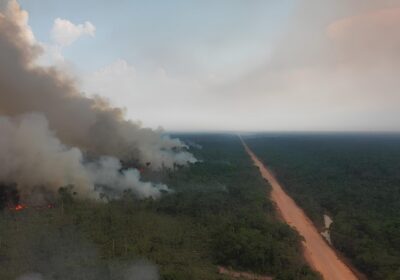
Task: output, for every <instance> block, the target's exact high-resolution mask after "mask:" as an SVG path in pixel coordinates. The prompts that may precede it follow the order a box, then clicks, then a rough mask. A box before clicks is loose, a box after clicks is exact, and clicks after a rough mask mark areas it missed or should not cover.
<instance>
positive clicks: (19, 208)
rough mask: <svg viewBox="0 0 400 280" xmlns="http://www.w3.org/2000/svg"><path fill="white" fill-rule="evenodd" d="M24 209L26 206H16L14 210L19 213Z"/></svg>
mask: <svg viewBox="0 0 400 280" xmlns="http://www.w3.org/2000/svg"><path fill="white" fill-rule="evenodd" d="M25 208H26V205H23V204H17V205H16V206H15V208H14V210H15V211H20V210H23V209H25Z"/></svg>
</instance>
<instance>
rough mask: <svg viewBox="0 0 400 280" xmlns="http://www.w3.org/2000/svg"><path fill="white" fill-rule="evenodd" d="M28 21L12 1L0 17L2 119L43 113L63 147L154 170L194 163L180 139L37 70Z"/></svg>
mask: <svg viewBox="0 0 400 280" xmlns="http://www.w3.org/2000/svg"><path fill="white" fill-rule="evenodd" d="M27 20H28V14H27V13H26V12H25V11H22V10H21V9H20V8H19V5H18V3H17V2H16V1H15V0H13V1H10V2H9V4H8V5H7V8H6V10H5V12H3V13H1V14H0V114H3V115H7V116H16V115H20V114H25V113H29V112H41V113H42V114H44V115H45V117H46V118H47V119H48V121H49V124H50V128H51V129H52V130H54V131H55V132H56V135H57V137H58V138H59V139H60V140H61V141H62V142H63V143H64V144H66V145H70V146H75V147H79V148H80V149H83V150H85V151H89V152H91V153H93V154H96V155H106V156H115V157H118V158H120V159H135V160H138V161H139V162H140V163H142V164H145V163H147V162H151V165H150V167H151V168H153V169H159V168H162V167H167V168H171V167H173V166H174V165H175V164H186V163H188V162H194V161H195V158H194V157H193V156H192V155H191V154H190V153H187V152H186V151H184V149H185V148H186V146H185V145H184V144H183V143H182V142H181V141H179V140H178V139H171V138H170V137H168V136H163V135H162V131H158V130H157V131H154V130H151V129H147V128H142V127H141V126H140V124H138V123H135V122H131V121H127V120H125V119H124V112H123V110H122V109H119V108H114V107H112V106H110V104H109V103H108V102H107V101H106V100H104V99H101V98H100V97H96V98H89V97H87V96H85V95H84V94H82V93H81V92H80V91H79V89H78V88H77V86H76V85H75V83H74V81H73V80H71V78H69V77H67V76H66V75H65V74H63V73H61V72H60V71H58V70H57V69H56V68H54V67H40V66H37V65H35V60H36V59H37V58H38V56H40V54H41V48H40V46H39V44H37V43H36V41H35V38H34V35H33V33H32V32H31V30H30V28H29V26H28V24H27ZM149 110H151V104H150V105H149Z"/></svg>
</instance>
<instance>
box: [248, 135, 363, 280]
mask: <svg viewBox="0 0 400 280" xmlns="http://www.w3.org/2000/svg"><path fill="white" fill-rule="evenodd" d="M242 142H243V140H242ZM243 145H244V147H245V149H246V151H247V153H248V154H249V155H250V157H251V158H252V160H253V161H254V164H255V165H256V166H257V167H258V168H259V169H260V172H261V175H262V176H263V178H264V179H266V180H267V181H268V182H269V183H270V185H271V186H272V191H271V198H272V200H273V201H274V202H275V203H276V206H277V208H278V210H279V212H280V213H281V215H282V217H283V219H284V220H285V221H286V222H287V223H288V224H289V225H291V226H293V227H294V228H296V230H297V231H298V232H299V234H300V235H301V236H303V237H304V241H303V247H304V255H305V258H306V260H307V262H308V263H309V264H310V265H311V266H312V267H313V268H314V269H315V270H316V271H319V272H320V273H321V274H322V276H323V277H324V279H325V280H352V279H358V278H357V277H356V276H355V274H354V273H353V272H352V271H351V270H350V268H349V267H348V266H347V265H346V264H345V263H343V262H342V261H341V260H340V259H339V258H338V257H337V255H336V253H335V251H334V250H333V249H332V248H331V247H330V246H329V245H328V244H327V243H326V242H325V240H324V239H323V238H322V236H321V235H320V234H319V233H318V231H317V229H316V228H315V226H314V225H313V223H312V222H311V220H310V219H309V218H308V217H307V216H306V215H305V214H304V212H303V210H302V209H301V208H300V207H298V206H297V205H296V203H295V202H294V201H293V200H292V199H291V198H290V197H289V196H288V195H287V194H286V193H285V192H284V191H283V189H282V187H281V186H280V184H279V182H278V181H277V180H276V178H275V177H274V175H273V174H272V173H271V172H270V171H269V170H268V169H267V168H266V167H265V166H264V164H263V163H262V162H261V161H260V160H259V159H258V158H257V157H256V155H255V154H254V153H253V152H252V151H251V150H250V149H249V147H248V146H247V145H246V144H245V143H244V142H243Z"/></svg>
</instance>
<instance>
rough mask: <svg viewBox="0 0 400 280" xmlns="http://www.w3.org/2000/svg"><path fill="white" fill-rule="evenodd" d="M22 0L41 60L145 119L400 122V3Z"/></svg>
mask: <svg viewBox="0 0 400 280" xmlns="http://www.w3.org/2000/svg"><path fill="white" fill-rule="evenodd" d="M1 1H4V0H1ZM19 3H20V4H21V6H22V8H23V9H25V10H27V12H28V13H29V25H30V26H31V28H32V30H33V33H34V34H35V37H36V40H37V41H39V42H40V43H41V44H42V46H43V47H44V49H45V55H44V56H43V57H42V58H41V61H40V62H39V63H42V64H56V65H58V67H61V68H63V69H65V71H68V72H69V73H70V74H71V75H73V76H75V77H76V78H77V80H78V81H77V82H78V83H79V84H80V86H81V88H82V89H83V90H84V91H85V92H86V93H87V94H88V95H92V94H99V95H101V96H105V97H107V98H108V99H109V100H110V101H111V102H112V103H113V104H115V105H117V106H123V107H125V108H126V110H127V111H126V112H127V116H128V118H130V119H133V120H140V121H142V122H143V124H144V125H145V126H150V127H157V126H162V127H164V128H165V129H167V130H262V131H267V130H274V131H276V130H278V131H280V130H292V131H293V130H294V131H299V130H300V131H301V130H308V131H309V130H344V131H348V130H363V131H364V130H367V131H370V130H372V131H375V130H379V131H385V130H390V131H391V130H396V131H399V130H400V91H399V89H400V79H399V76H400V0H336V1H333V0H332V1H320V0H297V1H296V0H279V1H272V0H270V1H269V0H242V1H239V0H217V1H216V0H212V1H205V0H198V1H185V0H174V1H172V0H171V1H165V0H158V1H130V0H129V1H128V0H116V1H104V0H86V1H78V0H70V1H54V0H41V1H33V0H20V1H19Z"/></svg>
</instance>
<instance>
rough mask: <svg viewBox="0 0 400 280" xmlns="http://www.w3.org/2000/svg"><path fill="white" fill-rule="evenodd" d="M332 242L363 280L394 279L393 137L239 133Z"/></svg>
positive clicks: (397, 158) (398, 268)
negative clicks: (325, 220) (325, 224)
mask: <svg viewBox="0 0 400 280" xmlns="http://www.w3.org/2000/svg"><path fill="white" fill-rule="evenodd" d="M245 140H246V142H247V143H248V145H249V146H250V147H251V148H252V149H253V151H254V152H255V153H256V154H257V155H258V156H259V157H260V159H262V160H263V161H264V163H265V164H266V165H267V166H269V167H270V168H271V169H272V170H273V172H274V173H275V174H276V175H277V177H278V179H279V180H280V181H281V182H282V183H283V185H284V187H285V188H286V190H287V191H288V193H289V194H290V195H291V196H292V197H293V198H294V199H295V201H296V202H297V203H298V204H299V205H300V206H301V207H302V208H303V209H304V210H305V211H306V213H307V214H308V215H309V216H310V217H311V218H312V219H313V221H314V222H315V224H316V225H319V226H321V224H322V216H323V214H324V213H328V214H329V215H330V216H331V217H332V218H333V221H334V222H333V224H332V228H331V237H332V241H333V244H334V246H335V247H336V248H337V249H339V250H340V251H341V252H343V253H344V255H345V256H347V257H348V258H349V259H351V261H352V262H353V264H354V265H355V266H356V267H357V268H358V269H359V270H361V271H362V272H363V273H365V274H366V275H367V276H368V278H369V279H377V280H378V279H380V280H383V279H385V280H388V279H400V215H399V213H400V136H399V135H278V134H275V135H273V134H269V135H267V134H266V135H253V136H247V137H246V138H245Z"/></svg>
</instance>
